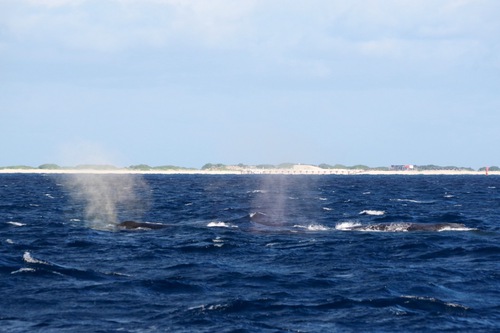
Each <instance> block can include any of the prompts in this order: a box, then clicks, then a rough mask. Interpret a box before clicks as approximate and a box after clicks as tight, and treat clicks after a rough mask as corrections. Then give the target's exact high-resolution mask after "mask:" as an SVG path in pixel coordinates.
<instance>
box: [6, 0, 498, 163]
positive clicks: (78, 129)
mask: <svg viewBox="0 0 500 333" xmlns="http://www.w3.org/2000/svg"><path fill="white" fill-rule="evenodd" d="M498 17H500V1H497V0H363V1H362V0H307V1H306V0H297V1H293V0H286V1H285V0H238V1H234V0H210V1H209V0H0V166H9V165H30V166H38V165H41V164H44V163H56V164H59V165H63V166H70V165H77V164H87V163H99V164H114V165H117V166H130V165H135V164H148V165H151V166H162V165H178V166H185V167H194V168H201V167H202V166H203V165H204V164H205V163H223V164H239V163H243V164H249V165H256V164H278V163H285V162H287V163H303V164H315V165H318V164H321V163H327V164H332V165H334V164H337V163H338V164H345V165H357V164H365V165H368V166H371V167H377V166H389V165H392V164H416V165H425V164H436V165H441V166H448V165H455V166H462V167H473V168H479V167H483V166H487V165H489V166H492V165H500V144H499V143H500V20H499V19H498Z"/></svg>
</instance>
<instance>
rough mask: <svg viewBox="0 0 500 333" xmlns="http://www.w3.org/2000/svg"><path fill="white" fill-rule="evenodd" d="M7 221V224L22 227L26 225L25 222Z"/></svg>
mask: <svg viewBox="0 0 500 333" xmlns="http://www.w3.org/2000/svg"><path fill="white" fill-rule="evenodd" d="M7 223H8V224H10V225H13V226H15V227H23V226H25V225H26V223H21V222H15V221H9V222H7Z"/></svg>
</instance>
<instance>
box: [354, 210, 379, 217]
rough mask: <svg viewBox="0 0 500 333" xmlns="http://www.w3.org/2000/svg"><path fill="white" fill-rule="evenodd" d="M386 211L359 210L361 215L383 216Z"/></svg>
mask: <svg viewBox="0 0 500 333" xmlns="http://www.w3.org/2000/svg"><path fill="white" fill-rule="evenodd" d="M384 214H385V211H383V210H369V209H368V210H363V211H361V212H359V215H374V216H381V215H384Z"/></svg>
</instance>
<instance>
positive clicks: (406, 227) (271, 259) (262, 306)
mask: <svg viewBox="0 0 500 333" xmlns="http://www.w3.org/2000/svg"><path fill="white" fill-rule="evenodd" d="M499 213H500V177H495V176H489V177H486V176H409V177H407V176H270V175H264V176H255V175H248V176H207V175H189V176H186V175H172V176H168V175H148V176H130V175H129V176H126V175H105V176H98V175H94V176H91V175H87V176H83V177H82V178H73V177H71V176H65V175H19V174H10V175H0V241H1V247H0V251H1V255H0V279H1V283H0V295H1V299H0V331H3V332H28V331H29V332H37V331H39V332H51V331H54V332H55V331H57V332H75V331H95V332H97V331H99V332H112V331H120V332H163V331H176V332H196V331H197V332H217V331H221V332H232V331H238V332H245V331H248V332H256V331H260V332H335V331H339V332H360V331H393V332H401V331H405V332H422V331H450V332H456V331H474V332H494V331H497V330H498V329H500V273H499V272H500V265H499V260H500V243H499V241H500V237H499V235H500V224H499V215H500V214H499ZM125 220H135V221H141V222H154V223H162V224H165V225H166V228H163V229H160V230H145V229H141V228H139V229H136V230H124V229H122V228H119V227H117V223H119V222H120V221H125ZM410 226H411V227H410ZM413 226H416V227H413ZM421 227H422V228H421ZM412 228H413V229H412Z"/></svg>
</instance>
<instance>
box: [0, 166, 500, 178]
mask: <svg viewBox="0 0 500 333" xmlns="http://www.w3.org/2000/svg"><path fill="white" fill-rule="evenodd" d="M0 174H141V175H177V174H178V175H249V174H259V175H346V176H349V175H404V176H418V175H451V176H457V175H478V176H484V175H485V172H484V171H457V170H424V171H381V170H367V171H364V170H352V169H321V168H318V167H314V166H295V167H293V168H291V169H254V168H250V169H233V170H147V171H143V170H129V169H112V170H91V169H54V170H51V169H0ZM489 175H500V172H498V171H490V172H489Z"/></svg>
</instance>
